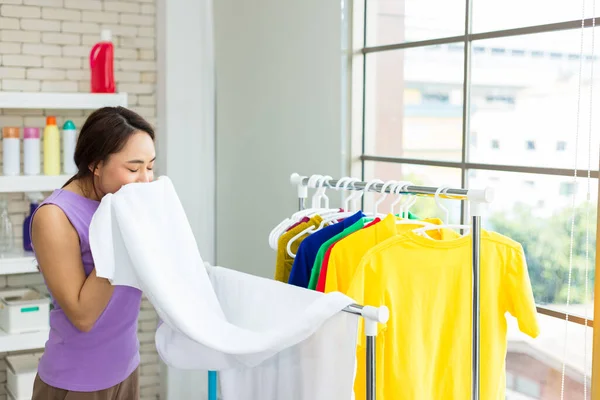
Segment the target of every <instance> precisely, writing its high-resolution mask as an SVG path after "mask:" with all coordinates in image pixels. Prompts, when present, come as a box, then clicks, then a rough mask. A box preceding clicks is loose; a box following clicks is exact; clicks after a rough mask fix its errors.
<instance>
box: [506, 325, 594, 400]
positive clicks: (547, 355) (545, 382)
mask: <svg viewBox="0 0 600 400" xmlns="http://www.w3.org/2000/svg"><path fill="white" fill-rule="evenodd" d="M508 321H509V325H508V350H507V354H506V399H507V400H530V399H531V400H532V399H540V400H555V399H560V398H561V397H560V392H561V383H562V366H563V362H564V360H565V350H566V364H565V381H564V382H565V392H564V398H565V399H584V398H585V399H590V398H591V394H590V388H591V373H592V331H593V329H592V328H589V327H588V328H586V327H585V326H583V325H579V324H575V323H573V322H569V325H568V329H566V328H567V327H566V325H565V321H564V320H560V319H557V318H553V317H548V316H546V315H541V314H538V322H539V324H540V330H541V333H540V335H539V336H538V337H537V338H536V339H532V338H530V337H529V336H527V335H525V334H523V333H521V332H520V331H519V328H518V326H517V323H516V321H515V319H514V318H512V317H510V316H509V317H508ZM565 344H566V349H565ZM586 374H587V379H586V378H584V377H585V376H586ZM584 381H585V382H586V385H585V386H587V395H586V396H585V397H584V387H585V386H584Z"/></svg>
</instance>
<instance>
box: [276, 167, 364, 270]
mask: <svg viewBox="0 0 600 400" xmlns="http://www.w3.org/2000/svg"><path fill="white" fill-rule="evenodd" d="M342 179H344V178H342ZM342 179H340V181H338V183H337V184H336V186H335V188H336V189H337V190H339V187H340V185H341V183H342V182H341V181H342ZM358 181H359V179H356V178H346V179H344V189H347V188H348V186H349V185H350V184H352V182H358ZM358 193H359V197H360V196H362V193H363V192H362V191H358ZM353 194H354V193H353ZM353 197H356V194H354V196H352V195H350V196H348V198H347V199H346V205H345V208H346V209H348V204H349V202H350V201H352V200H353ZM354 214H356V212H355V211H345V212H336V213H334V214H333V215H330V216H328V217H327V218H323V220H322V221H321V224H319V226H318V227H314V226H309V227H308V228H306V229H304V230H303V231H302V232H299V233H298V234H297V235H295V236H294V237H293V238H291V239H290V240H289V241H288V243H287V248H286V250H287V253H288V255H289V256H290V257H292V258H295V257H296V255H295V254H294V253H292V243H294V242H295V241H296V240H298V239H299V238H301V237H302V236H304V235H306V234H313V233H315V232H318V231H320V230H321V229H323V228H325V226H327V225H328V224H330V223H335V222H337V221H338V220H339V219H342V218H347V217H351V216H352V215H354Z"/></svg>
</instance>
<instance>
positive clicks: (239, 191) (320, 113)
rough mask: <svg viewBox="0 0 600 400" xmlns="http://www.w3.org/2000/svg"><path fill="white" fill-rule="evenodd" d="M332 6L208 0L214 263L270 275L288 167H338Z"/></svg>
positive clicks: (336, 33)
mask: <svg viewBox="0 0 600 400" xmlns="http://www.w3.org/2000/svg"><path fill="white" fill-rule="evenodd" d="M340 16H341V11H340V1H329V0H328V1H324V0H255V1H238V0H219V1H216V2H215V39H216V45H215V51H216V62H217V64H216V69H217V124H216V125H217V214H216V215H217V219H216V222H217V242H216V245H217V253H216V254H217V262H218V264H219V265H222V266H225V267H228V268H234V269H238V270H241V271H244V272H249V273H252V274H255V275H261V276H268V277H272V276H273V273H274V266H275V254H274V251H273V250H271V249H270V248H269V246H268V242H267V238H268V234H269V232H270V230H271V229H272V228H273V227H274V226H275V225H276V224H277V223H278V222H279V221H281V219H283V218H284V217H285V216H287V215H289V214H290V213H292V212H294V211H295V210H296V209H297V198H296V191H295V190H294V188H293V187H292V186H291V185H290V184H289V176H290V174H291V173H292V172H298V173H301V174H304V175H309V174H313V173H321V174H328V175H331V176H333V177H339V176H340V175H341V174H342V170H343V167H344V162H343V160H342V146H343V143H344V142H343V140H342V139H343V135H342V132H341V131H342V99H341V85H342V75H341V21H340V20H341V18H340Z"/></svg>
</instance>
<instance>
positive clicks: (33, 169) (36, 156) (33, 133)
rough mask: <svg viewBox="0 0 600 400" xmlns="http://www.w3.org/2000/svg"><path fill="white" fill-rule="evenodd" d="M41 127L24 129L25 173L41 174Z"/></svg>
mask: <svg viewBox="0 0 600 400" xmlns="http://www.w3.org/2000/svg"><path fill="white" fill-rule="evenodd" d="M40 153H41V148H40V129H39V128H29V127H26V128H25V129H23V172H24V173H25V175H39V174H40Z"/></svg>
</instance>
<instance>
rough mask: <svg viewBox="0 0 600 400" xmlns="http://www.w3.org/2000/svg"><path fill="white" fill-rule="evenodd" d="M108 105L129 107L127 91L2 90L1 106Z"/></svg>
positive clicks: (89, 107) (90, 107) (81, 107)
mask: <svg viewBox="0 0 600 400" xmlns="http://www.w3.org/2000/svg"><path fill="white" fill-rule="evenodd" d="M107 106H112V107H116V106H122V107H127V93H115V94H103V93H41V92H40V93H37V92H32V93H27V92H0V108H19V109H36V110H40V109H51V110H95V109H97V108H101V107H107Z"/></svg>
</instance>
